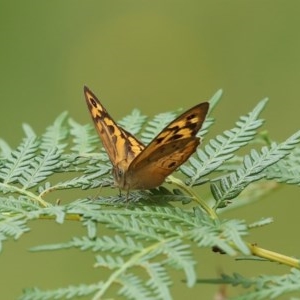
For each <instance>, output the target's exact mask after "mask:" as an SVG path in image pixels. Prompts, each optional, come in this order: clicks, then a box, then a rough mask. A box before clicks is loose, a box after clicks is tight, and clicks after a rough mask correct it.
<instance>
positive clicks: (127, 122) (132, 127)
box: [118, 109, 147, 135]
mask: <svg viewBox="0 0 300 300" xmlns="http://www.w3.org/2000/svg"><path fill="white" fill-rule="evenodd" d="M146 119H147V116H145V115H142V114H141V112H140V111H139V110H138V109H134V110H133V111H132V112H131V114H130V115H127V116H126V117H124V118H123V119H122V120H120V121H119V122H118V124H120V125H121V126H122V127H123V128H124V129H125V130H127V131H129V132H130V133H131V134H133V135H136V134H138V133H139V132H140V131H141V129H142V127H143V125H144V123H145V122H146Z"/></svg>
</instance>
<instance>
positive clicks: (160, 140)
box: [155, 137, 164, 144]
mask: <svg viewBox="0 0 300 300" xmlns="http://www.w3.org/2000/svg"><path fill="white" fill-rule="evenodd" d="M163 140H164V138H163V137H161V138H158V139H156V140H155V142H156V144H160V143H161V142H162V141H163Z"/></svg>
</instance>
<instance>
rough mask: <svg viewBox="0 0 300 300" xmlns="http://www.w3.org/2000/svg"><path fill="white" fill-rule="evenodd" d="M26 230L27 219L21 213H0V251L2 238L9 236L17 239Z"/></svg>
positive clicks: (27, 229)
mask: <svg viewBox="0 0 300 300" xmlns="http://www.w3.org/2000/svg"><path fill="white" fill-rule="evenodd" d="M28 231H29V228H28V226H27V220H26V218H24V217H23V216H22V215H17V216H14V217H11V216H5V215H0V251H1V250H2V242H3V241H4V240H6V239H8V238H11V237H12V238H14V239H18V238H19V237H20V236H21V235H22V234H23V233H25V232H28Z"/></svg>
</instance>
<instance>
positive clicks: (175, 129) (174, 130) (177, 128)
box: [169, 125, 180, 133]
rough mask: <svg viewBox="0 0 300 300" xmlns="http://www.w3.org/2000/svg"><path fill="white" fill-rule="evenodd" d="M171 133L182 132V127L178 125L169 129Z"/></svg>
mask: <svg viewBox="0 0 300 300" xmlns="http://www.w3.org/2000/svg"><path fill="white" fill-rule="evenodd" d="M169 130H170V131H172V132H174V133H177V132H178V131H179V130H180V127H179V126H178V125H176V126H173V127H170V128H169Z"/></svg>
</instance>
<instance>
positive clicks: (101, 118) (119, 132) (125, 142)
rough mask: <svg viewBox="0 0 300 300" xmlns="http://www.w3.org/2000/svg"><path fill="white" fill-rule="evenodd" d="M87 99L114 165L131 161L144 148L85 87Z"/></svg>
mask: <svg viewBox="0 0 300 300" xmlns="http://www.w3.org/2000/svg"><path fill="white" fill-rule="evenodd" d="M84 94H85V99H86V102H87V105H88V108H89V111H90V113H91V116H92V118H93V121H94V124H95V127H96V129H97V132H98V134H99V136H100V139H101V141H102V143H103V146H104V148H105V150H106V152H107V154H108V156H109V159H110V161H111V163H112V164H113V166H116V164H117V163H118V162H120V161H123V162H125V163H127V164H128V165H129V164H130V162H131V161H132V160H133V159H134V158H135V157H136V156H137V155H138V154H139V153H140V152H141V151H142V150H143V149H144V145H143V144H142V143H141V142H139V141H138V140H137V139H136V138H135V137H134V136H133V135H132V134H130V133H129V132H127V131H126V130H125V129H123V128H121V127H120V126H118V125H117V124H116V123H115V121H114V120H113V119H112V117H111V116H110V115H109V113H108V112H107V111H106V109H105V108H104V106H103V105H102V104H101V103H100V101H99V100H98V99H97V97H96V96H95V95H94V94H93V93H92V92H91V91H90V90H89V89H88V88H87V87H84Z"/></svg>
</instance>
